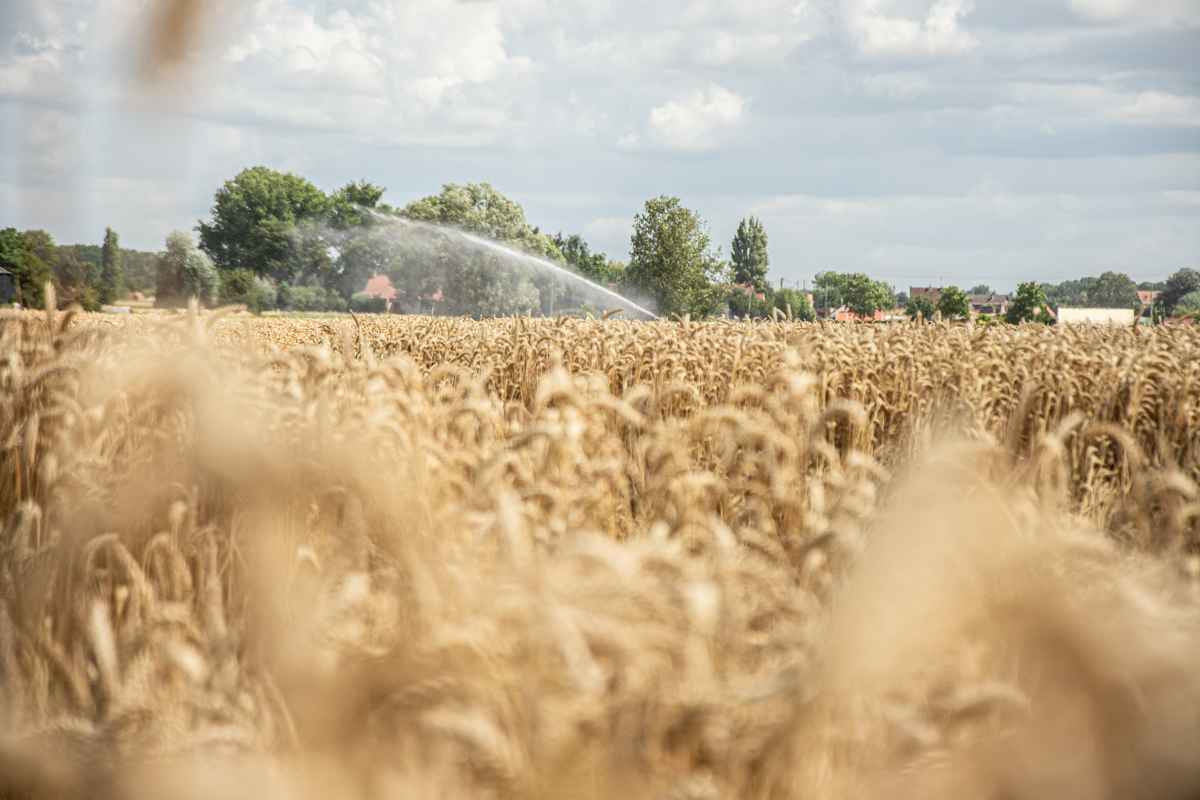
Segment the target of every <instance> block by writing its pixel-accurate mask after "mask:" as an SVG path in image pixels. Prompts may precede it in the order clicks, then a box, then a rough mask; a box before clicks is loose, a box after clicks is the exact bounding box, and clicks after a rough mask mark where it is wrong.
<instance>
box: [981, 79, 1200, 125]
mask: <svg viewBox="0 0 1200 800" xmlns="http://www.w3.org/2000/svg"><path fill="white" fill-rule="evenodd" d="M1011 97H1012V99H1013V101H1014V102H1015V104H1016V105H1017V106H1020V107H1022V109H1023V110H1029V109H1040V110H1041V111H1042V112H1045V111H1049V110H1053V112H1054V119H1055V121H1056V122H1057V123H1058V124H1061V123H1064V122H1079V121H1088V120H1091V121H1109V122H1125V123H1130V124H1134V125H1154V126H1200V98H1197V97H1191V96H1186V95H1175V94H1170V93H1168V92H1159V91H1154V90H1149V91H1144V92H1121V91H1117V90H1116V89H1113V88H1110V87H1107V86H1097V85H1094V84H1078V83H1066V84H1042V83H1031V84H1019V85H1017V86H1014V87H1013V89H1012V94H1011ZM1015 110H1016V109H1014V108H1013V107H1012V106H999V107H996V108H995V109H993V110H992V111H991V112H990V113H991V114H992V115H993V116H997V117H1010V118H1011V115H1012V114H1013V112H1014V111H1015Z"/></svg>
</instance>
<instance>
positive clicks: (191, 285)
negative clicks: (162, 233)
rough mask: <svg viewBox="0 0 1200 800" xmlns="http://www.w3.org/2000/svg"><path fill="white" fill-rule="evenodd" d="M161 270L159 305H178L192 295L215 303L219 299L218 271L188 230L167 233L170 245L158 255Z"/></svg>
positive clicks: (157, 282) (209, 302) (158, 306)
mask: <svg viewBox="0 0 1200 800" xmlns="http://www.w3.org/2000/svg"><path fill="white" fill-rule="evenodd" d="M157 270H158V272H157V276H156V278H155V283H156V284H157V286H156V293H155V299H154V305H155V307H156V308H178V307H179V306H183V305H186V304H187V301H188V300H189V299H190V298H192V297H195V298H196V299H197V300H199V301H200V303H201V304H202V305H206V306H211V305H212V303H213V301H214V300H215V299H216V292H217V283H218V281H217V271H216V270H215V269H214V268H213V263H212V261H211V260H210V259H209V257H208V255H207V254H206V253H204V252H202V251H200V250H198V249H197V248H196V244H195V242H193V241H192V237H191V236H190V235H189V234H188V233H186V232H185V231H174V232H172V233H171V234H169V235H168V236H167V249H166V250H165V251H163V252H162V253H159V255H158V262H157Z"/></svg>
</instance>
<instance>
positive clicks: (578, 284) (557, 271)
mask: <svg viewBox="0 0 1200 800" xmlns="http://www.w3.org/2000/svg"><path fill="white" fill-rule="evenodd" d="M355 210H356V211H358V212H359V213H361V214H364V215H367V216H369V217H370V218H371V219H373V220H374V221H376V222H378V223H381V224H384V225H387V226H389V227H392V228H402V229H406V230H411V231H416V232H421V233H424V234H426V235H429V236H435V235H436V236H442V237H446V238H448V239H451V240H454V241H457V242H458V243H460V244H464V245H467V246H469V247H472V248H475V249H477V250H486V251H489V252H492V253H495V254H496V255H498V256H500V257H501V258H503V259H505V260H508V261H511V262H516V263H520V264H524V265H525V266H527V267H530V268H532V269H534V270H538V271H541V272H543V273H546V274H548V275H550V276H551V277H552V278H559V279H561V280H562V281H563V282H564V283H566V284H568V286H574V287H575V288H576V289H579V290H581V291H582V292H584V293H593V294H596V295H599V296H601V297H603V298H604V299H605V300H607V301H609V302H612V301H616V303H617V305H619V306H621V307H622V308H621V311H626V310H628V311H631V312H632V313H635V314H638V315H644V317H645V318H646V319H651V320H656V319H658V315H657V314H655V313H654V312H652V311H650V310H649V309H647V308H645V307H644V306H641V305H638V304H637V303H635V302H633V301H632V300H630V299H629V298H628V297H624V296H622V295H619V294H617V293H616V292H614V291H612V290H611V289H609V288H608V287H605V286H601V285H600V284H598V283H593V282H592V281H590V280H588V279H587V278H585V277H583V276H582V275H579V274H578V273H575V272H571V271H570V270H568V269H564V268H563V267H562V266H560V265H558V264H555V263H554V262H552V261H548V260H546V259H544V258H539V257H538V256H535V255H532V254H531V253H525V252H522V251H520V250H515V249H513V248H511V247H506V246H505V245H503V244H501V243H500V242H497V241H495V240H494V239H489V238H487V237H485V236H479V235H477V234H474V233H469V232H467V231H464V230H461V229H459V228H453V227H448V226H443V225H436V224H434V223H431V222H420V221H417V220H410V219H405V218H403V217H394V216H390V215H388V214H382V213H380V212H378V211H376V210H375V209H371V208H366V207H364V206H355ZM551 293H552V294H551V298H553V284H551ZM551 302H553V299H552V300H551ZM607 316H608V314H607V313H606V314H605V318H607Z"/></svg>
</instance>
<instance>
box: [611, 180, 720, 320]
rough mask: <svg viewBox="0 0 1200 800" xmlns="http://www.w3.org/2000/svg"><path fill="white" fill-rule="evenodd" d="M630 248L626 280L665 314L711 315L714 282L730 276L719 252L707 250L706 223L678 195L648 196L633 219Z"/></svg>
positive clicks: (716, 302)
mask: <svg viewBox="0 0 1200 800" xmlns="http://www.w3.org/2000/svg"><path fill="white" fill-rule="evenodd" d="M630 243H631V245H632V250H631V252H630V255H629V267H628V268H627V270H626V282H627V284H628V285H629V286H631V287H632V288H634V289H636V290H640V291H643V292H645V293H646V294H648V295H650V297H652V298H653V299H654V302H655V304H656V305H657V306H658V312H659V313H660V314H663V315H669V314H691V315H692V316H694V317H701V316H704V315H707V314H715V313H717V312H718V311H719V310H720V307H721V292H720V290H718V289H717V288H716V287H715V286H714V285H713V284H714V283H717V282H724V281H725V280H727V279H728V268H727V266H726V264H725V263H724V262H723V261H721V259H720V254H719V252H718V253H713V252H712V251H711V250H710V249H709V237H708V226H707V225H705V224H704V222H703V221H702V220H701V219H700V215H699V214H697V213H696V212H695V211H692V210H691V209H689V208H686V207H685V206H684V205H683V204H682V203H681V202H680V200H679V198H678V197H668V196H666V195H662V196H661V197H657V198H654V199H653V200H647V201H646V205H645V210H644V212H643V213H641V214H638V215H636V216H635V217H634V218H633V236H632V237H631V239H630Z"/></svg>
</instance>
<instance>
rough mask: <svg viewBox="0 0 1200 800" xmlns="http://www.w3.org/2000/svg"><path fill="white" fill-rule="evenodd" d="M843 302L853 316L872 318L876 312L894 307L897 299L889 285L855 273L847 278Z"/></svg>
mask: <svg viewBox="0 0 1200 800" xmlns="http://www.w3.org/2000/svg"><path fill="white" fill-rule="evenodd" d="M843 302H844V303H845V304H846V308H847V309H848V310H849V311H850V313H851V314H855V315H857V316H859V317H864V318H870V317H874V316H875V312H876V311H881V310H886V309H890V308H892V307H894V306H895V305H896V297H895V294H894V293H893V292H892V290H891V287H890V286H888V285H887V284H884V283H881V282H879V281H876V280H873V279H871V278H870V277H868V276H867V275H864V274H863V273H861V272H855V273H853V274H852V275H847V276H846V280H845V289H844V296H843Z"/></svg>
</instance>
